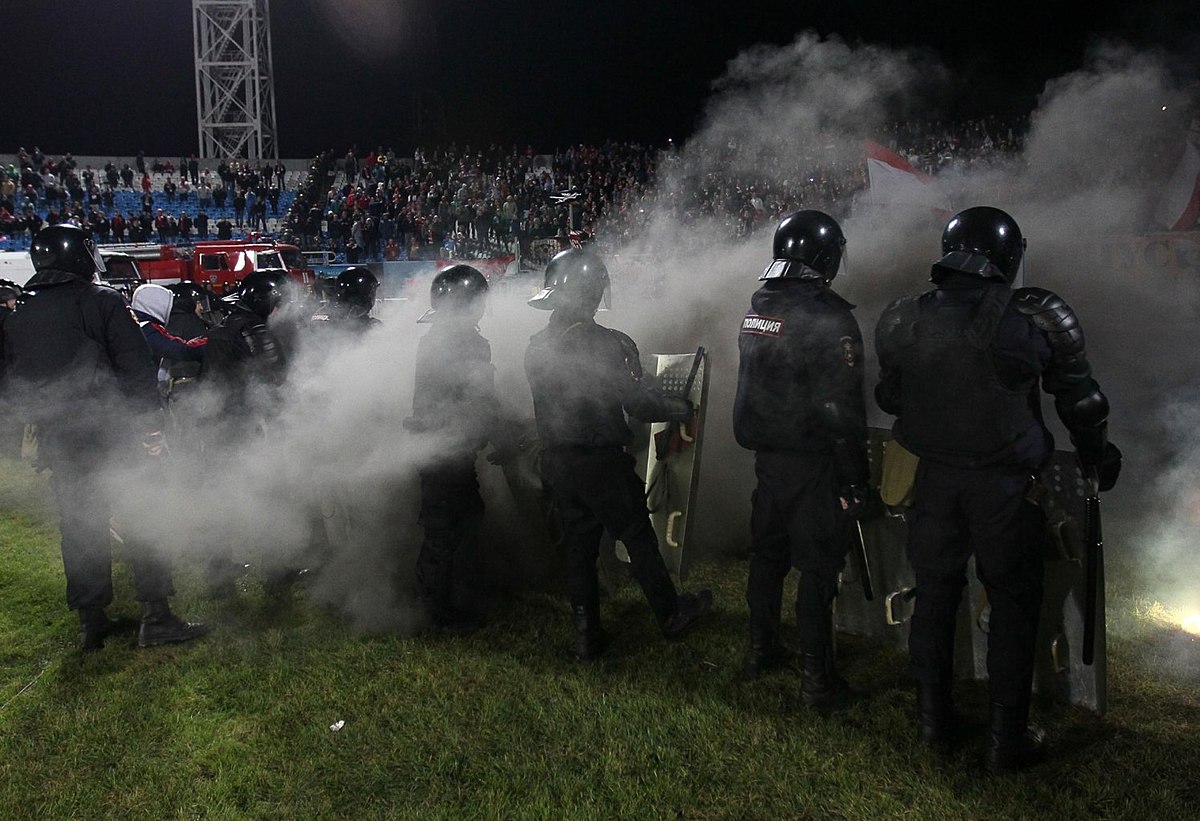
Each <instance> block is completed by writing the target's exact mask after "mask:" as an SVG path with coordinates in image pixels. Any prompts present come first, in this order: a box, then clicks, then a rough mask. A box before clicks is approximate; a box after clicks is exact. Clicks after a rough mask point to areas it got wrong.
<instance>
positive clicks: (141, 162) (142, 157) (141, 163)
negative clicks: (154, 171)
mask: <svg viewBox="0 0 1200 821" xmlns="http://www.w3.org/2000/svg"><path fill="white" fill-rule="evenodd" d="M134 162H136V163H137V172H138V173H139V174H145V173H146V152H145V151H139V152H138V153H137V157H135V158H134Z"/></svg>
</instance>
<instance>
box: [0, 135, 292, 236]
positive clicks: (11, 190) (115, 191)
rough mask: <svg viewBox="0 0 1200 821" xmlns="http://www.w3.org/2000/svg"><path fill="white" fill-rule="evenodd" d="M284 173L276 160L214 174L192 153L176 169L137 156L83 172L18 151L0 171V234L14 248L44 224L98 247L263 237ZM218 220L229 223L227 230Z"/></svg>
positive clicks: (71, 162) (233, 164)
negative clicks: (77, 232)
mask: <svg viewBox="0 0 1200 821" xmlns="http://www.w3.org/2000/svg"><path fill="white" fill-rule="evenodd" d="M286 171H287V170H286V168H285V167H284V165H283V164H282V163H280V162H275V163H271V162H262V163H252V162H247V161H245V160H228V161H226V160H221V161H219V162H218V163H217V165H216V168H215V171H214V170H210V169H209V168H208V167H207V166H202V165H201V163H200V161H199V160H198V159H197V158H196V157H195V156H194V155H193V156H191V157H182V158H180V160H179V164H178V165H176V164H175V163H173V162H172V161H170V160H165V161H164V160H160V159H154V160H152V161H150V162H147V160H146V157H145V155H144V154H142V153H139V154H138V155H137V157H136V158H135V159H134V161H133V163H132V164H131V163H128V162H126V163H122V164H121V165H120V167H118V165H117V163H116V162H114V161H111V160H110V161H109V162H108V163H106V164H105V165H104V166H103V167H102V168H93V167H92V166H91V165H85V166H83V167H82V168H81V167H80V165H79V163H78V162H77V161H76V160H75V158H74V157H73V156H72V155H71V154H70V153H69V152H68V153H66V154H64V155H62V156H61V157H59V158H54V157H50V156H47V155H45V154H44V153H43V152H42V151H41V150H40V149H39V148H38V147H36V146H35V147H34V149H33V151H32V152H29V151H26V150H25V149H24V148H21V149H20V150H19V151H18V152H17V154H16V161H15V162H13V163H10V164H9V165H8V166H6V167H0V235H4V236H6V237H7V238H8V239H9V241H10V242H12V243H15V244H17V245H20V244H24V243H27V242H28V240H29V239H30V238H31V237H32V236H33V234H35V233H37V231H38V230H40V229H41V227H42V226H43V225H47V224H54V223H56V222H61V221H64V220H68V219H70V220H74V221H75V222H77V223H78V224H80V225H82V226H84V227H86V228H88V229H89V230H91V231H92V232H93V234H94V235H95V236H96V238H97V239H98V240H99V241H101V242H143V241H154V242H162V243H174V242H185V243H186V242H191V241H192V240H194V239H208V238H210V237H211V236H213V234H212V233H210V231H212V232H214V233H215V234H216V238H218V239H228V238H230V237H232V236H234V235H236V234H238V233H243V234H244V233H245V232H247V231H256V230H257V231H260V232H264V233H265V232H266V231H267V230H268V223H267V220H268V214H269V215H270V216H272V217H278V216H279V215H280V211H281V208H282V207H285V206H286V204H287V201H288V199H289V198H288V197H287V196H286V194H285V188H286V185H285V181H286ZM225 223H228V228H226V226H225Z"/></svg>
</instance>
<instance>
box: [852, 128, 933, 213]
mask: <svg viewBox="0 0 1200 821" xmlns="http://www.w3.org/2000/svg"><path fill="white" fill-rule="evenodd" d="M866 149H867V181H868V183H869V185H870V188H871V201H872V202H874V203H876V204H878V205H921V206H925V207H928V208H936V209H939V210H946V203H945V202H942V200H941V195H940V194H939V193H938V192H937V190H936V189H935V188H934V187H933V186H932V185H930V184H929V183H930V182H931V181H932V179H933V178H932V177H930V176H929V175H928V174H926V173H924V172H922V171H919V170H917V169H916V168H914V167H913V165H912V163H910V162H909V161H908V160H906V159H904V158H903V157H901V156H900V155H899V154H897V153H896V152H895V151H892V150H891V149H890V148H888V147H887V146H884V145H880V144H879V143H877V142H875V141H874V140H867V142H866Z"/></svg>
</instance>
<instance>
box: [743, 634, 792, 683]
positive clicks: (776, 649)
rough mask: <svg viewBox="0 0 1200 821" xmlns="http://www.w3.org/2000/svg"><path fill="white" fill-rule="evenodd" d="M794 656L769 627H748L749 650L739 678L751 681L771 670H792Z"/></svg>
mask: <svg viewBox="0 0 1200 821" xmlns="http://www.w3.org/2000/svg"><path fill="white" fill-rule="evenodd" d="M795 661H796V654H795V653H793V652H792V651H791V650H789V649H788V648H787V647H786V646H784V645H783V643H782V642H780V641H779V632H778V631H777V630H775V629H773V628H771V627H763V626H761V625H751V626H750V649H749V650H748V651H747V653H746V658H745V660H744V661H743V662H742V673H741V678H742V680H743V681H753V680H755V679H757V678H761V677H762V676H763V675H765V674H766V673H768V672H770V671H771V670H790V669H794V666H795Z"/></svg>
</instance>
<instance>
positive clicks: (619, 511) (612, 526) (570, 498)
mask: <svg viewBox="0 0 1200 821" xmlns="http://www.w3.org/2000/svg"><path fill="white" fill-rule="evenodd" d="M542 473H543V476H544V478H545V479H546V482H547V483H548V484H549V485H550V491H551V493H552V495H553V497H554V501H555V502H556V504H557V505H558V511H559V515H560V516H561V518H562V526H563V540H564V542H565V543H566V550H567V585H568V587H569V588H570V592H571V605H572V606H573V607H575V608H584V609H585V610H586V611H587V612H588V613H589V614H593V615H597V614H598V613H599V609H600V582H599V578H598V576H597V571H596V560H597V558H598V557H599V555H600V537H601V536H602V535H603V533H604V531H605V530H607V531H608V532H609V534H611V535H612V537H613V538H614V539H619V540H620V541H621V542H623V543H624V544H625V549H626V550H627V551H628V552H629V562H630V566H631V568H632V570H633V577H634V579H635V580H637V583H638V585H639V586H640V587H641V588H642V592H643V593H645V595H646V600H647V601H648V602H649V603H650V609H651V610H652V611H654V615H655V617H656V618H657V619H658V621H659V623H660V624H661V623H662V622H665V621H666V620H667V619H668V618H670V617H671V616H673V615H675V613H676V612H677V611H678V609H679V602H678V595H677V593H676V590H675V584H674V582H672V581H671V574H670V573H669V572H668V571H667V566H666V564H665V563H664V562H663V559H662V555H661V554H660V553H659V552H658V536H657V535H655V533H654V526H653V525H652V524H651V523H650V513H649V512H648V511H647V509H646V491H645V485H644V483H643V482H642V480H641V479H639V478H638V475H637V473H636V472H635V471H634V461H633V457H632V456H630V455H629V454H628V453H626V452H625V451H624V450H623V449H621V448H616V447H611V448H562V447H560V448H547V449H546V450H545V451H544V452H543V453H542Z"/></svg>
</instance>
